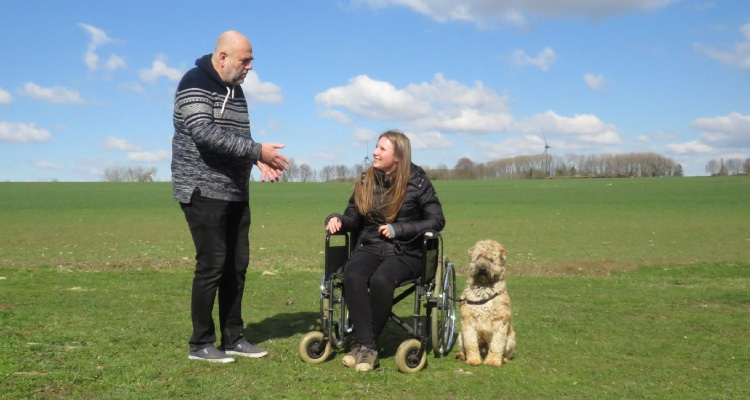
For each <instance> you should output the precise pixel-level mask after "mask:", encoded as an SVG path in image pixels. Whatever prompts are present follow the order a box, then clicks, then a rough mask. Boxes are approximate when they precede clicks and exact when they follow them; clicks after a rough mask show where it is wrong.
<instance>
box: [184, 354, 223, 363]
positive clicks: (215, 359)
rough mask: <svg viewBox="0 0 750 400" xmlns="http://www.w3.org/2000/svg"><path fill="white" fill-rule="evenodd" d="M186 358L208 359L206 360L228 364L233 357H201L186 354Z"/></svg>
mask: <svg viewBox="0 0 750 400" xmlns="http://www.w3.org/2000/svg"><path fill="white" fill-rule="evenodd" d="M188 359H189V360H200V361H208V362H214V363H221V364H228V363H233V362H234V358H203V357H197V356H188Z"/></svg>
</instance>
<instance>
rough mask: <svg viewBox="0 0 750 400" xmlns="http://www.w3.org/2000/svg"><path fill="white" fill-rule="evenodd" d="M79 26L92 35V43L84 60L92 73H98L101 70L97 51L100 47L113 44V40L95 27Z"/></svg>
mask: <svg viewBox="0 0 750 400" xmlns="http://www.w3.org/2000/svg"><path fill="white" fill-rule="evenodd" d="M78 26H80V27H81V28H83V29H85V30H86V32H88V33H89V35H91V41H89V44H88V46H87V48H86V52H85V53H84V55H83V59H84V62H85V63H86V65H87V66H88V67H89V69H90V70H91V71H96V70H97V69H99V55H98V54H97V53H96V49H97V48H98V47H99V46H102V45H105V44H107V43H111V42H113V40H112V39H111V38H110V37H109V36H107V33H106V32H104V31H103V30H101V29H99V28H97V27H95V26H91V25H88V24H84V23H80V24H78Z"/></svg>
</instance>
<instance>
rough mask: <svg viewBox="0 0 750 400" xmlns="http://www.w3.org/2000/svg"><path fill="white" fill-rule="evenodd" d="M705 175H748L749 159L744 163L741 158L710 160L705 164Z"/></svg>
mask: <svg viewBox="0 0 750 400" xmlns="http://www.w3.org/2000/svg"><path fill="white" fill-rule="evenodd" d="M706 173H707V174H709V175H711V176H722V175H750V158H747V159H745V161H742V159H741V158H729V159H727V160H724V159H723V158H720V159H718V160H716V159H714V160H711V161H709V162H708V163H706Z"/></svg>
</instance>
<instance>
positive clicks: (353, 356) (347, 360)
mask: <svg viewBox="0 0 750 400" xmlns="http://www.w3.org/2000/svg"><path fill="white" fill-rule="evenodd" d="M361 352H362V346H360V345H358V344H356V345H354V347H352V350H351V351H350V352H348V353H346V355H345V356H344V358H342V359H341V362H342V363H343V364H344V365H346V366H347V367H349V368H354V366H355V365H357V363H359V359H360V354H361Z"/></svg>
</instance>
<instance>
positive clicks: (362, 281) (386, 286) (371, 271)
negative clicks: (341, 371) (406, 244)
mask: <svg viewBox="0 0 750 400" xmlns="http://www.w3.org/2000/svg"><path fill="white" fill-rule="evenodd" d="M378 247H379V246H378ZM421 268H422V264H421V260H420V259H419V258H417V257H410V256H404V255H390V256H383V255H381V254H378V253H377V252H376V251H368V249H367V248H361V247H360V248H358V249H357V250H356V251H355V252H354V254H352V257H351V258H350V259H349V260H348V261H347V262H346V265H345V266H344V291H345V292H344V298H345V300H346V305H347V308H348V309H349V317H350V318H351V320H352V324H353V325H354V334H355V336H356V337H357V341H358V342H359V344H360V345H363V346H366V347H369V348H375V347H376V346H375V345H376V341H377V339H378V337H379V336H380V333H381V332H382V331H383V328H384V327H385V324H386V322H388V316H389V315H390V313H391V308H393V292H394V291H395V289H396V288H397V287H398V286H399V284H401V282H404V281H406V280H409V279H414V278H416V277H417V276H419V274H420V272H421ZM368 288H369V290H368Z"/></svg>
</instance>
